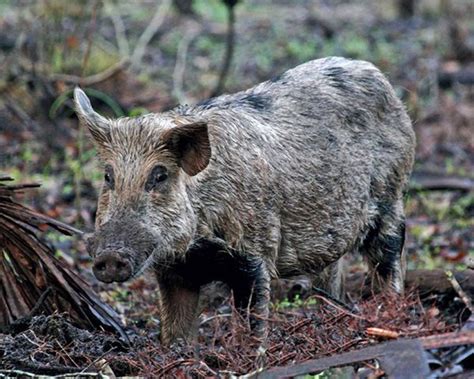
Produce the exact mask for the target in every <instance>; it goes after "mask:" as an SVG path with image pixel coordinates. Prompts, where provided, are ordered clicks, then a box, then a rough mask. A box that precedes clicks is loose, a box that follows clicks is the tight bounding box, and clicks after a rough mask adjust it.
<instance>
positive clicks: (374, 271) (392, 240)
mask: <svg viewBox="0 0 474 379" xmlns="http://www.w3.org/2000/svg"><path fill="white" fill-rule="evenodd" d="M404 244H405V215H404V212H403V202H402V200H397V201H396V202H395V203H393V204H391V205H382V206H379V216H378V217H377V218H376V219H375V222H374V223H373V224H372V226H371V228H370V230H369V232H368V234H367V236H366V238H365V240H364V243H363V245H362V247H361V249H360V250H361V253H362V254H363V255H364V256H365V257H366V258H367V261H368V264H369V275H370V278H371V279H372V280H373V282H372V285H373V287H374V288H375V289H376V290H379V289H384V288H389V289H392V290H394V291H395V292H397V293H399V294H402V293H403V289H404V276H405V261H404V260H405V256H404V252H403V248H404Z"/></svg>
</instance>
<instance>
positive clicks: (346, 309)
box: [310, 295, 366, 320]
mask: <svg viewBox="0 0 474 379" xmlns="http://www.w3.org/2000/svg"><path fill="white" fill-rule="evenodd" d="M310 297H317V298H318V299H321V300H323V301H324V302H326V303H327V304H329V305H331V306H332V307H334V308H336V309H337V310H339V311H341V312H343V313H345V314H346V315H349V316H351V317H354V318H357V319H359V320H366V318H365V317H362V316H359V315H356V314H355V313H353V312H352V310H351V309H350V308H349V307H348V306H347V305H344V303H342V304H343V305H341V304H339V302H337V303H336V302H334V300H333V299H331V300H329V299H328V298H326V297H325V296H321V295H312V296H310Z"/></svg>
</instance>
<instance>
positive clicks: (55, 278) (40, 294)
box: [0, 176, 128, 342]
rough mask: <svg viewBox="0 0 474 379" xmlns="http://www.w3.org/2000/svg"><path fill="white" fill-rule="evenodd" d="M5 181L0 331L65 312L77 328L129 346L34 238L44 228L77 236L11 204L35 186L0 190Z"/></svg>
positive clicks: (83, 287) (113, 320) (110, 314)
mask: <svg viewBox="0 0 474 379" xmlns="http://www.w3.org/2000/svg"><path fill="white" fill-rule="evenodd" d="M9 180H11V178H9V177H1V176H0V251H2V255H0V325H1V326H3V327H4V329H8V327H9V326H15V323H20V324H24V323H25V318H28V317H31V316H33V315H35V314H38V313H39V312H40V310H41V311H42V312H44V313H46V314H52V313H54V312H66V313H67V314H68V315H69V317H70V318H71V320H72V321H73V322H75V323H76V324H77V325H80V326H82V327H85V328H91V329H97V328H102V329H107V330H110V331H113V332H116V333H118V334H119V335H120V336H121V337H122V339H123V340H124V341H125V342H128V337H127V335H126V333H125V331H124V330H123V328H122V326H121V324H120V321H119V318H118V315H117V314H116V313H115V312H114V310H113V309H112V308H110V307H109V306H108V305H106V304H104V303H103V302H102V301H101V300H100V299H99V297H98V296H97V295H96V294H95V292H94V291H93V290H92V289H91V288H90V287H89V286H88V285H87V283H86V282H85V281H83V279H82V278H80V277H79V276H78V275H77V274H75V273H74V272H73V271H71V270H70V269H69V268H68V267H67V266H66V265H65V264H64V262H62V261H60V260H59V259H58V258H56V257H55V256H54V251H53V250H51V248H50V247H49V246H48V245H47V244H46V243H44V242H43V241H42V240H41V239H40V238H39V237H38V235H39V233H40V232H41V231H42V230H43V227H44V226H49V227H51V228H54V229H56V230H57V231H59V232H61V233H63V234H66V235H72V234H82V232H81V231H80V230H78V229H75V228H73V227H71V226H69V225H66V224H64V223H61V222H59V221H56V220H54V219H52V218H50V217H47V216H44V215H42V214H40V213H38V212H36V211H34V210H31V209H28V208H26V207H24V206H22V205H21V204H19V203H17V202H15V201H14V200H13V196H14V195H15V193H18V192H21V191H22V190H23V189H26V188H30V187H35V186H37V185H23V186H22V185H6V184H4V182H6V181H9Z"/></svg>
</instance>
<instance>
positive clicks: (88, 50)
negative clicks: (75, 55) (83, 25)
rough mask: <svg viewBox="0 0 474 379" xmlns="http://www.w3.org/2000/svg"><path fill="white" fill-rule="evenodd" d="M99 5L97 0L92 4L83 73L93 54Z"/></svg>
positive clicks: (82, 66) (82, 67)
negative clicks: (93, 37) (93, 39)
mask: <svg viewBox="0 0 474 379" xmlns="http://www.w3.org/2000/svg"><path fill="white" fill-rule="evenodd" d="M98 5H99V1H98V0H96V1H95V2H94V5H93V6H92V16H91V21H90V23H89V28H88V31H87V48H86V52H85V53H84V58H83V59H82V65H81V72H82V75H84V73H85V71H86V66H87V62H88V61H89V57H90V55H91V49H92V36H93V34H94V31H95V27H96V20H97V7H98Z"/></svg>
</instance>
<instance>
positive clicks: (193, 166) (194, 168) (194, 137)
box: [163, 122, 211, 176]
mask: <svg viewBox="0 0 474 379" xmlns="http://www.w3.org/2000/svg"><path fill="white" fill-rule="evenodd" d="M163 140H164V142H165V144H166V146H167V148H168V149H169V150H170V151H171V152H173V153H174V154H175V155H176V156H177V158H178V164H179V166H180V167H181V168H182V169H183V170H184V172H186V173H187V174H188V175H191V176H194V175H196V174H198V173H199V172H201V171H202V170H204V169H205V168H206V167H207V165H208V164H209V160H210V159H211V145H210V143H209V134H208V132H207V124H206V123H205V122H196V123H192V124H185V125H180V126H177V127H175V128H173V129H171V130H169V131H168V132H166V133H165V135H164V136H163Z"/></svg>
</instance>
